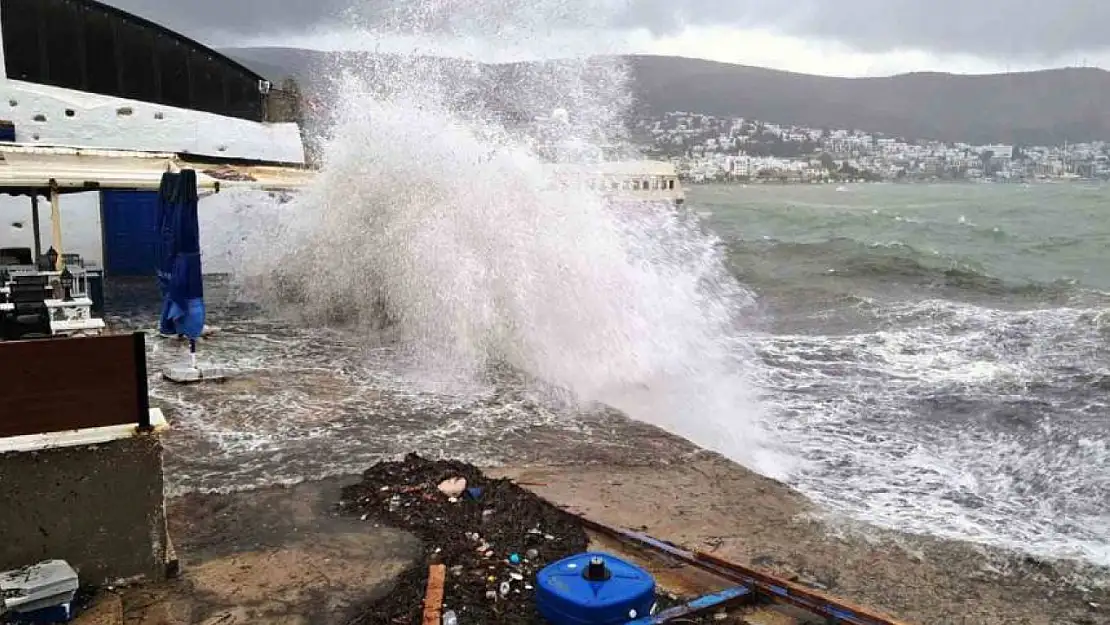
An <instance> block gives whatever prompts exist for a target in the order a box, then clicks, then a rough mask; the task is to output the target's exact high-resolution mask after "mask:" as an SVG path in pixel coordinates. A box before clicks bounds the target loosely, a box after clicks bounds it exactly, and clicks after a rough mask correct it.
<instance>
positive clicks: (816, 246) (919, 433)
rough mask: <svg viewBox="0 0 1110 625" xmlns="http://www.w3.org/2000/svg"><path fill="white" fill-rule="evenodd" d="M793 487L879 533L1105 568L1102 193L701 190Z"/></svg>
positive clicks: (1107, 301)
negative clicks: (750, 296)
mask: <svg viewBox="0 0 1110 625" xmlns="http://www.w3.org/2000/svg"><path fill="white" fill-rule="evenodd" d="M691 195H692V200H693V203H694V205H695V206H697V207H698V208H699V210H701V211H702V212H703V214H706V215H707V221H708V224H709V226H710V227H711V228H713V229H715V230H716V231H717V232H718V233H719V234H721V236H723V237H724V238H725V240H726V241H727V242H728V243H727V244H728V246H729V248H730V262H731V268H732V270H733V272H734V274H735V275H736V276H737V277H738V279H739V280H741V281H742V282H743V283H744V284H747V285H749V286H751V287H752V288H753V289H754V290H755V291H756V292H757V293H758V294H759V296H760V300H761V303H762V306H763V309H764V311H765V315H764V316H763V318H764V320H765V323H766V325H765V326H764V327H763V328H762V331H761V332H756V333H752V334H750V335H749V336H748V337H747V338H746V340H749V341H751V342H752V343H753V344H754V345H756V350H757V351H758V353H759V355H760V361H761V362H760V365H759V369H760V374H759V375H760V377H761V379H762V381H763V382H762V384H761V387H762V391H763V394H764V398H765V401H767V402H768V404H769V405H770V406H772V410H773V412H774V413H775V415H776V416H775V421H776V429H777V430H778V431H779V432H782V433H783V434H784V436H785V437H786V438H787V439H788V440H790V441H791V443H790V446H791V447H792V448H793V449H794V450H795V452H796V453H797V454H799V455H800V456H801V457H802V458H803V459H804V460H805V463H806V464H805V465H804V466H803V467H802V468H800V469H799V470H798V471H797V472H795V473H794V474H793V475H792V476H791V477H790V479H789V481H790V482H791V483H793V484H794V485H796V486H797V487H799V488H800V489H801V490H802V491H803V492H805V493H806V494H807V495H809V496H810V497H811V498H813V499H815V500H816V501H818V502H820V503H822V504H824V505H825V506H826V507H827V508H828V509H830V510H833V511H836V512H839V513H844V514H847V515H849V516H851V517H853V518H857V519H863V520H866V521H870V522H873V523H876V524H879V525H882V526H886V527H892V528H896V529H901V530H909V531H913V532H919V533H927V534H936V535H941V536H946V537H953V538H964V539H971V540H976V541H981V542H985V543H990V544H996V545H1002V546H1006V547H1010V548H1016V549H1019V550H1023V551H1028V552H1032V553H1036V554H1040V555H1046V556H1056V557H1074V558H1078V559H1082V560H1086V561H1090V562H1096V563H1099V564H1102V565H1107V564H1110V427H1108V426H1110V406H1108V403H1110V263H1108V262H1107V261H1108V260H1110V256H1108V252H1107V249H1108V247H1107V245H1108V244H1110V212H1107V211H1106V206H1107V201H1108V200H1110V188H1105V187H1099V186H1082V185H1052V184H1045V185H1032V186H1021V185H997V186H996V185H974V186H972V185H966V186H958V185H950V186H894V185H860V186H853V187H849V188H848V189H847V190H846V191H843V192H838V191H834V190H833V189H832V188H829V187H819V188H812V187H748V188H737V187H705V188H698V189H695V190H694V191H693V192H692V194H691Z"/></svg>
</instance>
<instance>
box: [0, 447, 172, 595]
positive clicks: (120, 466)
mask: <svg viewBox="0 0 1110 625" xmlns="http://www.w3.org/2000/svg"><path fill="white" fill-rule="evenodd" d="M168 549H169V547H168V540H167V531H166V507H165V496H164V493H163V473H162V443H161V442H160V441H159V440H158V437H157V436H154V435H150V436H129V437H126V438H121V439H119V440H114V441H110V442H107V443H103V444H99V445H94V446H84V447H60V448H51V449H44V450H41V451H22V452H13V453H7V454H0V570H9V569H14V568H18V567H21V566H25V565H28V564H34V563H36V562H40V561H43V560H49V559H55V558H57V559H63V560H66V561H68V562H69V563H70V564H71V565H72V566H73V567H74V568H75V569H76V570H77V572H78V574H79V576H80V580H81V583H82V585H87V584H91V585H108V584H112V583H116V582H118V581H120V580H131V579H136V578H145V579H147V580H160V579H163V578H164V577H165V573H166V561H167V552H168Z"/></svg>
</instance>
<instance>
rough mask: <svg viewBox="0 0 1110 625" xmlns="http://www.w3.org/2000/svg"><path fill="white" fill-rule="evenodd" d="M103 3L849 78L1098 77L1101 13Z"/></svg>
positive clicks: (221, 38) (1018, 3) (302, 26)
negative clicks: (1079, 71)
mask: <svg viewBox="0 0 1110 625" xmlns="http://www.w3.org/2000/svg"><path fill="white" fill-rule="evenodd" d="M107 1H108V3H109V4H113V5H115V6H118V7H120V8H123V9H125V10H128V11H131V12H134V13H137V14H139V15H142V16H144V17H147V18H150V19H153V20H155V21H158V22H160V23H163V24H165V25H167V26H170V27H172V28H174V29H175V30H178V31H180V32H182V33H184V34H187V35H189V36H192V37H194V38H197V39H199V40H201V41H204V42H205V43H209V44H211V45H215V46H229V45H287V46H300V47H311V48H319V49H342V48H362V49H367V48H375V47H377V48H380V49H383V50H412V49H413V48H420V49H421V50H422V51H425V52H433V53H435V52H438V53H446V54H454V55H465V56H472V57H478V58H480V59H481V60H491V61H496V60H512V59H518V58H528V57H536V56H543V55H562V54H567V53H594V52H599V53H604V52H642V53H657V54H675V55H683V56H692V57H700V58H707V59H713V60H719V61H727V62H735V63H744V64H749V65H761V66H766V67H775V68H778V69H786V70H793V71H801V72H810V73H819V74H834V75H854V76H858V75H882V74H891V73H897V72H905V71H918V70H939V71H952V72H972V73H974V72H991V71H1005V70H1007V69H1011V70H1015V71H1016V70H1022V69H1033V68H1041V67H1058V66H1064V65H1094V66H1099V67H1104V68H1110V27H1108V25H1110V0H107ZM365 28H374V29H377V34H376V35H375V36H372V37H371V36H368V35H366V34H364V32H363V29H365Z"/></svg>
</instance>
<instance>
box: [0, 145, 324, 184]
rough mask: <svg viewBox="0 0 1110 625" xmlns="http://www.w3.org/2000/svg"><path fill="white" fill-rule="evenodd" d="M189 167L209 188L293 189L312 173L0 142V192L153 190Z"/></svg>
mask: <svg viewBox="0 0 1110 625" xmlns="http://www.w3.org/2000/svg"><path fill="white" fill-rule="evenodd" d="M182 169H193V170H195V171H196V172H197V187H198V188H199V189H200V190H207V191H213V190H217V189H230V188H252V189H261V190H270V191H283V190H296V189H300V188H303V187H305V186H307V185H308V184H310V183H311V182H312V180H313V179H314V178H315V172H314V171H312V170H309V169H302V168H297V167H288V166H278V165H243V164H231V163H221V164H210V163H201V162H191V161H190V160H189V158H188V157H187V156H180V155H177V154H169V153H156V152H134V151H124V150H97V149H84V148H66V147H40V146H27V145H18V144H0V192H2V191H3V190H4V189H12V190H15V189H19V190H26V189H43V190H45V189H48V188H50V186H51V182H52V181H53V182H54V183H55V184H57V186H58V189H59V190H61V191H63V192H64V191H66V190H73V189H86V190H95V189H133V190H144V189H145V190H156V189H158V187H159V185H160V184H161V181H162V174H163V173H164V172H166V171H180V170H182Z"/></svg>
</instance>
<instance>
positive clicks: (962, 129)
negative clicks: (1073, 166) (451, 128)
mask: <svg viewBox="0 0 1110 625" xmlns="http://www.w3.org/2000/svg"><path fill="white" fill-rule="evenodd" d="M223 52H224V53H225V54H227V55H228V56H230V57H232V58H234V59H236V60H238V61H240V62H242V63H244V64H245V65H247V66H248V67H251V68H252V69H254V70H255V71H258V72H259V73H261V74H263V75H264V76H267V77H268V78H271V79H279V78H282V77H283V76H282V75H281V74H285V75H291V76H293V77H295V78H296V79H297V80H298V82H302V83H309V84H319V82H320V80H321V76H323V75H326V74H327V72H322V71H320V69H321V68H322V67H326V64H327V63H334V62H335V61H336V60H337V59H342V58H344V57H346V58H363V59H364V58H371V57H375V56H378V57H384V56H390V55H375V54H373V53H361V52H360V53H333V52H320V51H314V50H304V49H299V48H280V47H275V48H229V49H225V50H223ZM610 58H611V57H610ZM620 58H622V59H624V60H625V61H626V62H627V63H628V67H629V70H630V78H631V81H630V82H631V89H632V93H633V96H634V99H635V102H636V104H637V111H638V113H639V114H642V115H660V114H662V113H667V112H672V111H685V112H688V113H695V114H706V115H714V116H723V117H745V118H748V119H757V120H760V121H764V122H770V123H777V124H782V125H800V126H809V127H812V128H830V129H834V128H844V129H859V130H864V131H868V132H877V133H882V134H886V135H889V136H897V137H904V138H907V139H912V140H928V139H933V140H940V141H946V142H967V143H975V144H988V143H1010V144H1018V145H1058V144H1061V143H1064V142H1065V141H1068V142H1080V141H1091V140H1110V106H1107V103H1110V72H1108V71H1105V70H1102V69H1097V68H1075V67H1072V68H1059V69H1047V70H1035V71H1029V72H1011V73H1002V74H953V73H944V72H911V73H905V74H896V75H893V76H883V77H834V76H815V75H810V74H803V73H799V72H788V71H782V70H775V69H769V68H764V67H756V66H748V65H736V64H730V63H723V62H719V61H707V60H703V59H696V58H690V57H668V56H656V55H628V56H623V57H620ZM450 62H451V63H452V64H454V65H456V66H457V67H466V68H473V67H475V66H478V67H480V68H482V70H483V71H484V72H486V73H488V74H490V75H496V74H497V73H498V72H504V71H505V70H506V68H518V69H519V68H520V67H526V66H528V65H532V63H515V64H496V65H493V64H479V63H475V62H471V61H465V60H458V59H450Z"/></svg>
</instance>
